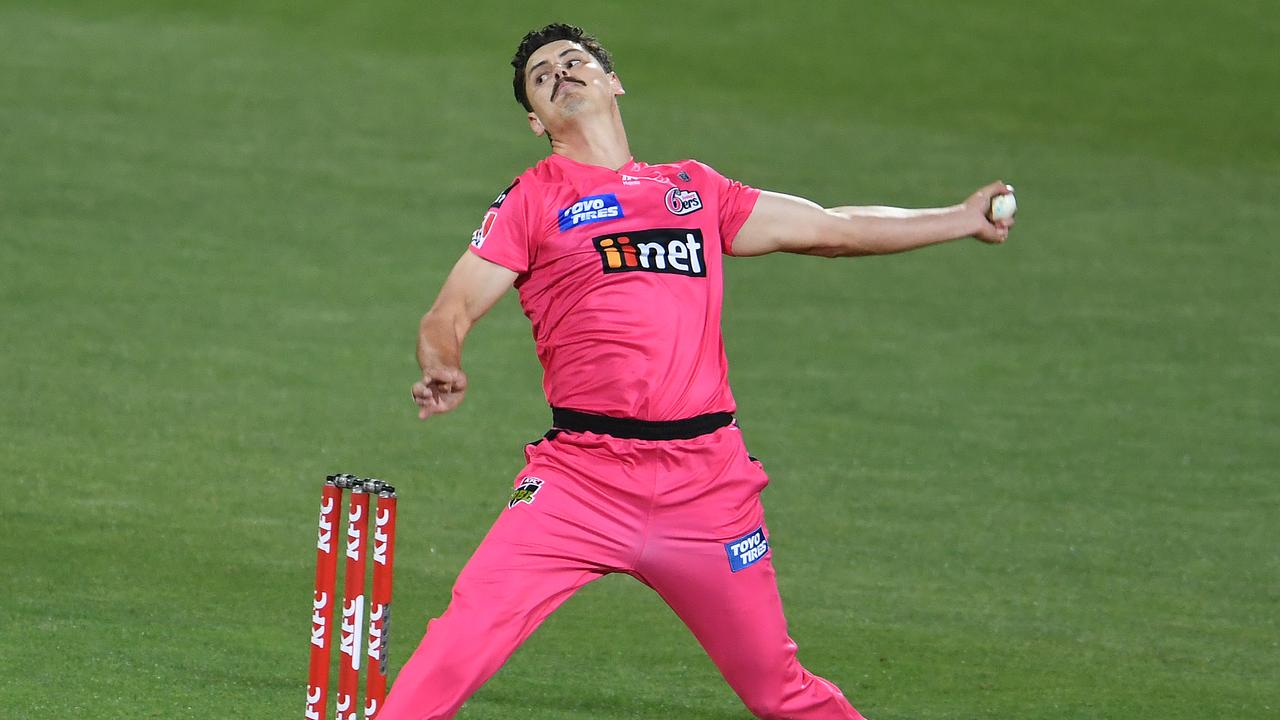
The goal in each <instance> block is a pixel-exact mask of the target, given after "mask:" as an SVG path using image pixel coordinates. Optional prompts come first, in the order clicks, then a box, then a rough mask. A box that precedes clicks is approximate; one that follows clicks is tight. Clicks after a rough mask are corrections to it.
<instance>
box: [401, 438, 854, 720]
mask: <svg viewBox="0 0 1280 720" xmlns="http://www.w3.org/2000/svg"><path fill="white" fill-rule="evenodd" d="M525 455H526V457H527V459H528V465H526V466H525V468H524V470H523V471H521V472H520V474H519V475H518V476H516V481H515V487H516V490H515V494H513V495H512V498H511V501H510V502H509V503H508V507H507V508H506V509H504V510H503V511H502V515H501V516H499V518H498V520H497V521H496V522H495V523H494V525H493V528H492V529H490V531H489V534H488V535H487V536H486V537H485V539H484V541H483V542H482V543H481V544H480V547H479V548H478V549H477V550H476V552H475V554H474V555H473V556H472V557H471V560H470V561H468V562H467V565H466V567H464V568H463V569H462V573H461V574H460V575H459V576H458V580H457V582H456V583H455V585H454V587H453V599H452V601H451V602H450V603H449V608H448V609H447V610H446V611H445V613H444V614H443V615H441V616H440V617H438V618H436V619H434V620H432V621H431V622H430V623H428V625H427V634H426V637H425V638H423V640H422V644H421V645H419V646H418V649H417V650H416V651H414V654H413V656H412V657H411V658H410V659H409V661H408V662H407V663H406V664H405V666H404V667H403V668H402V669H401V670H400V673H399V675H398V676H397V677H396V681H395V684H394V685H393V686H392V688H391V693H390V696H389V697H388V698H387V701H386V705H385V706H384V707H383V710H382V712H381V714H380V715H379V716H378V717H379V720H444V719H446V718H452V717H453V716H454V714H455V713H457V711H458V708H460V707H461V706H462V703H463V702H464V701H465V700H466V699H467V698H468V697H470V696H471V694H472V693H474V692H475V691H476V690H477V689H478V688H479V687H480V686H481V685H482V684H484V682H485V681H486V680H488V679H489V677H490V676H491V675H493V673H495V672H496V671H497V670H498V668H499V667H501V666H502V664H503V663H504V662H506V660H507V658H508V657H510V656H511V653H513V652H514V651H515V649H516V647H518V646H519V645H520V643H521V642H523V641H524V639H525V638H527V637H528V636H529V635H530V633H532V632H533V631H534V630H535V629H536V628H537V627H538V625H539V624H540V623H541V622H542V621H543V620H544V619H546V617H547V616H548V615H550V614H551V613H552V612H553V611H554V610H555V609H556V608H557V607H559V606H560V604H561V603H562V602H564V601H565V600H566V599H568V598H569V596H570V595H572V594H573V593H574V592H575V591H576V590H577V589H578V588H580V587H582V586H584V585H586V584H587V583H589V582H591V581H592V580H595V579H596V578H599V577H601V576H603V575H605V574H606V573H613V572H623V573H627V574H629V575H632V576H633V577H635V578H636V579H638V580H639V581H640V582H642V583H644V584H646V585H648V586H649V587H651V588H653V589H654V590H656V591H657V592H658V594H659V595H661V596H662V599H663V600H665V601H666V603H667V604H668V605H670V606H671V608H672V609H673V610H674V611H675V612H676V614H677V615H678V616H679V617H680V619H681V620H683V621H684V623H685V625H687V626H688V627H689V629H690V630H691V631H692V632H693V634H694V636H695V637H696V638H697V639H698V642H699V643H701V644H702V647H703V648H704V649H705V650H706V652H707V654H708V655H710V657H711V659H712V661H714V662H715V664H716V667H718V668H719V669H720V672H721V673H722V674H723V675H724V678H725V680H727V681H728V682H729V685H730V686H732V687H733V690H734V692H736V693H737V694H738V697H740V698H741V699H742V702H743V703H745V704H746V706H747V707H748V708H749V709H750V710H751V712H752V713H754V714H755V715H756V716H757V717H760V718H777V719H781V718H786V719H788V720H837V719H839V720H848V719H860V718H862V716H861V715H860V714H858V711H856V710H854V709H853V707H852V706H851V705H850V704H849V702H848V701H847V700H845V697H844V695H843V694H841V692H840V690H839V688H837V687H836V686H835V685H833V684H832V683H830V682H828V681H826V680H824V679H822V678H820V677H818V676H816V675H813V674H812V673H810V672H808V671H807V670H805V669H804V668H803V667H801V665H800V663H799V661H798V660H797V659H796V644H795V642H794V641H792V640H791V638H790V637H788V635H787V623H786V619H785V618H784V617H783V614H782V601H781V599H780V597H779V596H778V588H777V584H776V581H775V576H774V571H773V565H772V562H771V559H770V555H769V552H768V544H767V534H768V529H767V528H766V527H765V525H764V510H763V508H762V507H761V504H760V491H761V490H762V489H764V486H765V485H766V484H768V478H767V477H766V476H765V473H764V470H763V469H762V468H761V467H760V465H759V463H757V462H756V461H754V460H753V459H751V458H750V457H749V456H748V455H747V451H746V448H745V446H744V445H743V443H742V437H741V433H740V431H739V429H738V428H737V427H736V426H728V427H723V428H720V429H719V430H716V431H714V432H712V433H709V434H706V435H702V436H699V437H696V438H693V439H689V440H661V441H654V440H625V439H619V438H615V437H612V436H608V435H597V434H595V433H590V432H562V433H560V434H559V435H556V436H555V437H554V438H552V439H550V440H545V441H542V442H539V443H537V444H535V445H530V446H528V447H527V448H526V450H525Z"/></svg>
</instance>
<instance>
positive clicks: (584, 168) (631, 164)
mask: <svg viewBox="0 0 1280 720" xmlns="http://www.w3.org/2000/svg"><path fill="white" fill-rule="evenodd" d="M551 161H552V162H554V163H557V164H559V165H560V166H561V167H562V168H564V169H565V170H568V171H570V172H576V173H582V172H596V173H608V174H610V175H638V174H640V173H642V172H644V171H645V167H646V166H645V164H644V163H638V162H636V159H635V158H634V157H628V158H627V161H626V162H625V163H623V164H622V167H620V168H618V169H617V170H614V169H612V168H607V167H605V166H604V165H589V164H587V163H583V162H578V161H577V160H574V159H573V158H570V157H565V156H564V155H561V154H559V153H552V154H551Z"/></svg>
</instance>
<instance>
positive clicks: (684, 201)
mask: <svg viewBox="0 0 1280 720" xmlns="http://www.w3.org/2000/svg"><path fill="white" fill-rule="evenodd" d="M666 201H667V209H668V210H670V211H671V214H673V215H688V214H689V213H691V212H694V211H696V210H701V209H702V198H701V197H699V196H698V193H697V192H695V191H693V190H681V189H680V188H671V189H670V190H668V191H667V197H666Z"/></svg>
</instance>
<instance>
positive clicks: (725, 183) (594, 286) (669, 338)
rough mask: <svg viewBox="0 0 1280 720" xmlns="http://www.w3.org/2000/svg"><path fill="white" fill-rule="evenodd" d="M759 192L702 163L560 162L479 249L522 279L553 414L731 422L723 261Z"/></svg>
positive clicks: (502, 214)
mask: <svg viewBox="0 0 1280 720" xmlns="http://www.w3.org/2000/svg"><path fill="white" fill-rule="evenodd" d="M759 195H760V191H759V190H756V189H754V188H750V187H747V186H745V185H742V184H741V183H738V182H734V181H731V180H728V179H726V178H725V177H724V176H722V175H720V174H719V173H717V172H716V171H715V170H712V169H711V168H710V167H708V166H706V165H703V164H702V163H699V162H696V161H693V160H685V161H681V162H676V163H670V164H666V165H646V164H645V163H637V162H634V161H631V162H628V163H627V164H626V165H623V166H622V167H621V168H619V169H618V170H616V171H614V170H610V169H609V168H606V167H600V166H597V165H585V164H583V163H579V162H576V161H574V160H570V159H569V158H566V157H564V156H562V155H551V156H550V157H548V158H546V159H545V160H543V161H542V162H540V163H538V164H537V165H536V166H535V167H533V168H530V169H529V170H526V171H525V172H524V173H523V174H521V175H520V177H519V178H517V179H516V181H515V183H513V184H512V185H511V187H509V188H507V190H506V191H505V192H503V193H502V194H501V195H499V196H498V199H497V200H495V201H494V202H493V205H492V206H490V208H489V211H488V213H486V214H485V217H484V222H483V223H482V224H481V226H480V228H479V229H478V230H476V232H475V234H474V235H473V236H472V239H471V251H472V252H474V253H475V254H476V255H479V256H480V257H482V258H484V259H485V260H488V261H490V262H494V263H497V264H499V265H502V266H503V267H506V268H509V269H511V270H514V271H515V272H517V273H519V277H518V278H517V279H516V283H515V286H516V289H517V290H518V291H519V292H520V304H521V306H522V307H523V308H524V312H525V315H527V316H528V317H529V320H530V322H532V324H533V338H534V343H535V345H536V346H537V351H538V359H539V360H540V361H541V362H542V367H543V370H544V374H543V390H544V391H545V392H546V395H547V402H548V403H550V404H551V406H552V407H560V408H568V409H572V410H580V411H584V412H590V413H596V414H600V415H610V416H613V417H624V418H632V419H636V420H678V419H681V418H688V417H693V416H695V415H701V414H704V413H711V412H733V411H734V409H735V406H734V401H733V394H732V392H730V390H729V382H728V362H727V360H726V359H725V354H724V342H723V340H722V339H721V336H720V310H721V304H722V288H723V268H722V260H723V257H724V256H725V255H728V254H731V253H730V251H731V247H732V243H733V238H734V236H735V235H736V234H737V232H738V229H739V228H741V227H742V224H743V223H744V222H746V219H747V216H748V215H750V214H751V209H752V208H753V207H754V206H755V202H756V199H757V198H758V197H759Z"/></svg>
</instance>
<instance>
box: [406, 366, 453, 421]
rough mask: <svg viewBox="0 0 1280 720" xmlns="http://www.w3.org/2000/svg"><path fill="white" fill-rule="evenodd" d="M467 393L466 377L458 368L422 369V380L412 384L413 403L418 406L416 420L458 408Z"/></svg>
mask: <svg viewBox="0 0 1280 720" xmlns="http://www.w3.org/2000/svg"><path fill="white" fill-rule="evenodd" d="M466 392H467V375H466V373H464V372H462V370H461V369H459V368H450V367H431V368H424V369H423V371H422V379H421V380H419V381H418V382H416V383H414V384H413V390H412V393H413V401H414V402H415V403H417V404H418V419H419V420H426V419H427V418H429V417H431V416H432V415H439V414H440V413H447V412H449V411H450V410H453V409H454V408H456V407H458V405H459V404H460V403H461V402H462V396H463V395H464V394H465V393H466Z"/></svg>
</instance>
